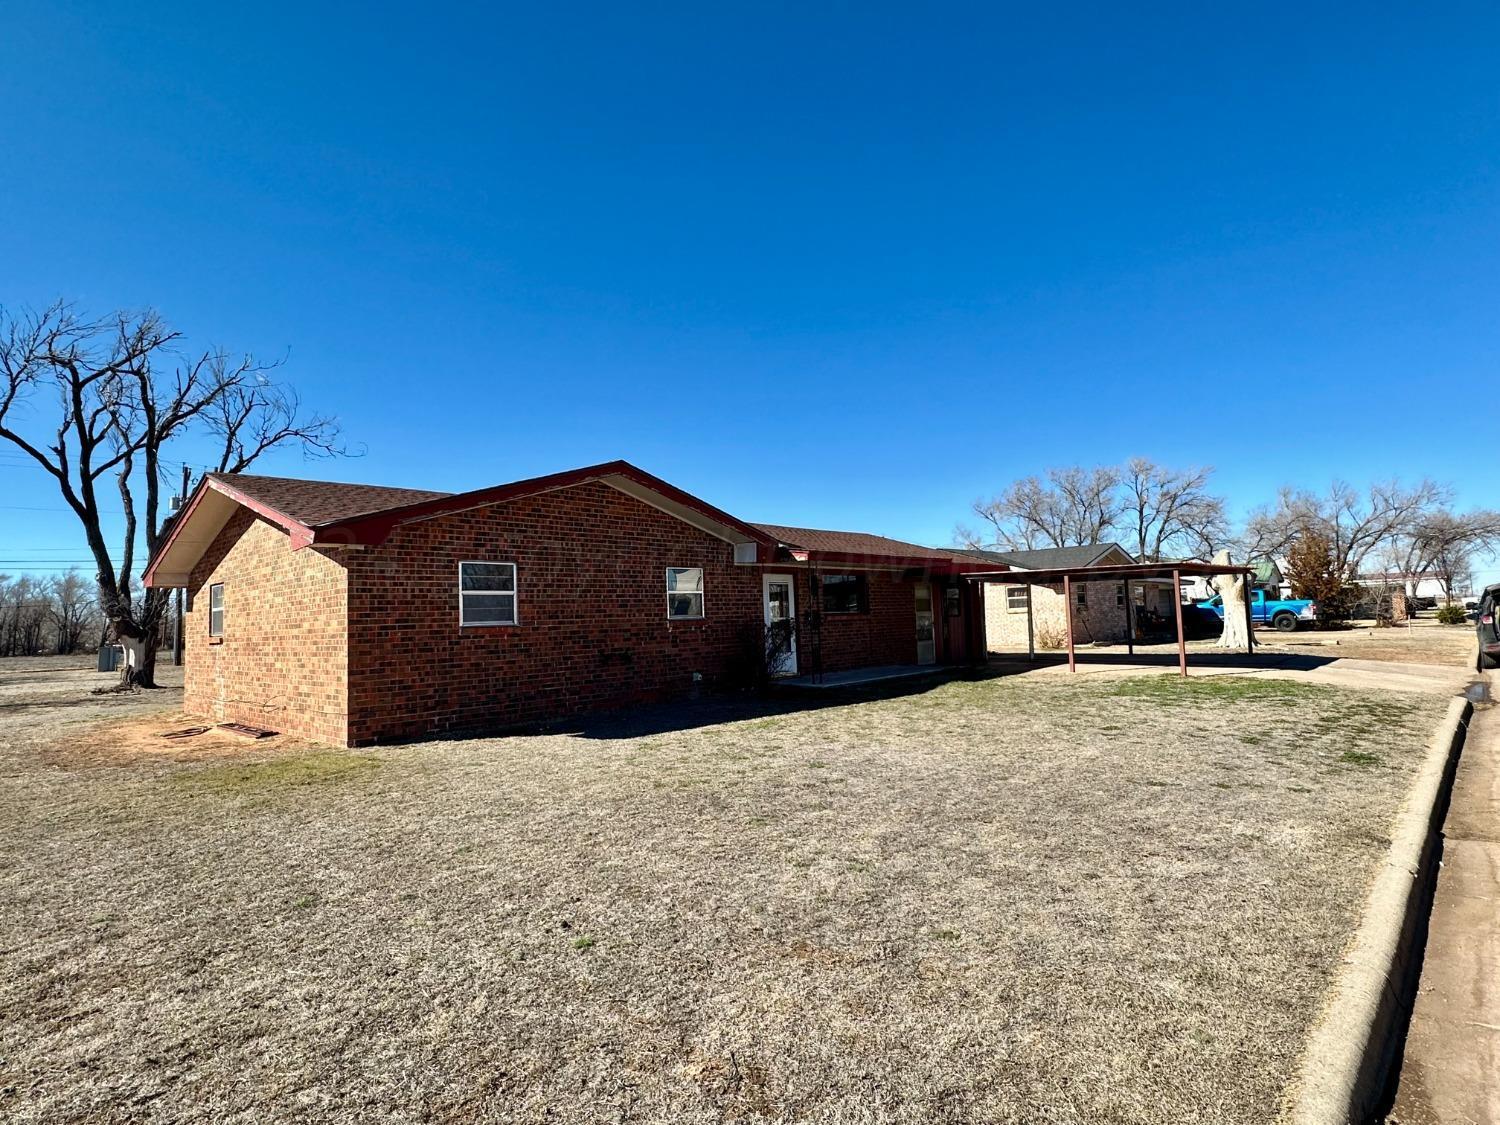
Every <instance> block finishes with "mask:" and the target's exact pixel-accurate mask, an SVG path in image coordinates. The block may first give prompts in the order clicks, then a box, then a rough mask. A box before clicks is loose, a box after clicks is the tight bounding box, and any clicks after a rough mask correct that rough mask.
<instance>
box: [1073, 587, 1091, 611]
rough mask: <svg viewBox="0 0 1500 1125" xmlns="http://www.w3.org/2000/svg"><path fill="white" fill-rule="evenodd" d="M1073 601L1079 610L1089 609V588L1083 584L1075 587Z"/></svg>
mask: <svg viewBox="0 0 1500 1125" xmlns="http://www.w3.org/2000/svg"><path fill="white" fill-rule="evenodd" d="M1073 601H1074V602H1075V603H1076V604H1077V606H1078V608H1079V609H1088V607H1089V588H1088V587H1087V586H1085V585H1084V584H1083V583H1081V582H1080V583H1079V584H1078V585H1077V586H1074V587H1073Z"/></svg>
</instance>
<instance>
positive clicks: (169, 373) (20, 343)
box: [0, 302, 342, 686]
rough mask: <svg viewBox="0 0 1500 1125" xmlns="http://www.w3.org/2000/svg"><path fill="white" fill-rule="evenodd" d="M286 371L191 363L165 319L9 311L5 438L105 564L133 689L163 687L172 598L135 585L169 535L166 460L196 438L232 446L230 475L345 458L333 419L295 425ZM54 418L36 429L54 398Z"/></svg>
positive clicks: (212, 357) (249, 362) (1, 318)
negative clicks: (120, 522)
mask: <svg viewBox="0 0 1500 1125" xmlns="http://www.w3.org/2000/svg"><path fill="white" fill-rule="evenodd" d="M274 369H275V365H274V364H262V363H258V362H257V361H256V360H255V359H254V358H253V357H251V356H244V357H238V358H236V357H231V356H230V355H228V354H226V353H225V352H223V351H219V350H217V349H209V350H207V351H202V352H195V353H188V352H186V351H184V350H183V347H182V337H181V334H180V333H178V332H175V331H173V330H172V329H170V328H168V327H167V326H166V324H164V323H163V321H162V319H161V318H160V317H159V316H158V315H157V314H156V313H155V312H150V311H147V312H144V313H138V314H136V313H126V312H119V313H115V314H114V315H112V316H110V317H108V318H105V319H102V320H89V319H86V318H84V317H82V316H80V315H79V314H78V313H76V312H75V311H74V310H73V308H72V307H71V306H69V305H67V304H64V303H62V302H59V303H57V304H54V305H52V306H51V307H49V308H47V309H46V310H44V311H43V312H40V313H22V314H19V315H14V314H10V313H8V312H7V311H6V310H4V309H0V438H4V439H5V440H6V441H8V442H10V443H11V444H12V445H14V446H16V447H17V448H18V449H20V450H21V451H22V452H23V453H25V454H26V455H27V456H29V457H30V458H31V459H32V460H34V461H35V462H36V463H37V465H38V466H40V467H41V468H42V469H43V470H44V471H45V472H46V473H48V474H49V475H50V476H51V477H52V479H53V483H54V485H55V486H56V488H57V489H58V491H59V492H60V494H61V495H62V498H63V501H64V502H65V503H66V504H67V505H68V507H69V509H70V510H71V511H72V512H73V513H74V515H75V516H77V518H78V521H79V523H80V524H81V525H82V527H83V533H84V537H85V539H86V540H87V542H88V547H89V552H90V554H91V555H92V556H93V558H94V562H95V564H96V565H97V567H98V571H97V575H96V578H97V581H98V585H99V604H100V607H101V609H102V610H103V612H104V615H105V616H106V617H107V619H108V620H109V622H110V625H111V626H112V628H113V630H114V633H115V635H116V637H117V638H118V639H119V640H120V642H121V643H122V644H124V645H125V647H126V651H127V659H126V666H125V669H124V671H123V674H122V683H124V684H126V685H130V684H139V685H141V686H154V677H155V665H156V648H157V645H158V643H159V634H160V626H161V621H162V616H163V614H164V613H165V612H166V609H167V606H168V604H169V597H168V592H167V591H165V590H155V589H151V590H142V591H140V592H139V596H138V595H137V591H136V588H135V585H134V574H135V563H136V557H135V549H136V543H137V539H138V537H139V538H143V539H144V543H145V548H146V554H147V556H149V555H150V554H151V553H152V552H154V551H155V550H156V546H157V541H158V538H159V536H160V535H161V533H162V519H161V516H162V511H161V486H162V477H163V473H162V464H161V453H162V450H163V449H164V448H165V447H166V446H167V445H168V444H169V443H170V442H172V441H173V440H174V439H178V438H181V437H183V436H186V435H187V434H190V433H194V432H196V433H200V434H202V433H208V434H212V435H214V436H215V437H217V438H218V439H219V440H220V441H221V442H222V443H223V455H222V456H221V457H220V458H218V464H219V465H220V466H221V467H227V468H233V469H243V468H245V467H247V466H248V465H249V464H250V463H251V462H252V461H254V460H255V458H256V457H258V456H259V455H260V454H262V453H264V452H265V451H266V450H267V449H270V448H272V447H274V446H278V445H287V444H296V445H300V446H301V447H302V448H303V450H304V451H305V452H307V453H310V454H314V455H317V454H324V455H331V454H334V453H338V452H342V450H341V447H340V446H339V444H338V441H339V431H338V426H337V425H336V423H335V422H334V421H333V419H331V418H327V417H322V416H313V417H310V418H307V419H299V418H298V417H297V411H298V406H297V400H296V397H295V396H294V395H292V394H291V392H289V391H288V390H286V389H285V388H282V387H278V386H277V385H275V384H273V383H272V382H271V380H270V374H271V372H272V371H273V370H274ZM49 398H51V399H52V400H53V406H52V409H51V411H50V419H49V420H48V422H46V423H41V422H36V423H35V424H31V423H32V419H33V418H34V416H35V415H37V414H38V413H40V410H41V408H43V407H44V405H45V404H46V402H47V400H48V399H49ZM109 478H113V481H114V491H115V493H116V496H117V497H118V500H119V502H120V504H121V506H122V507H123V510H124V516H125V528H124V534H123V535H122V537H121V540H120V542H119V545H118V553H117V554H116V553H112V552H111V549H110V546H109V544H108V543H107V542H106V541H105V536H104V531H103V523H102V520H101V514H102V512H103V507H104V503H105V500H104V498H103V497H101V496H100V491H101V489H103V488H107V487H108V484H107V481H108V480H109Z"/></svg>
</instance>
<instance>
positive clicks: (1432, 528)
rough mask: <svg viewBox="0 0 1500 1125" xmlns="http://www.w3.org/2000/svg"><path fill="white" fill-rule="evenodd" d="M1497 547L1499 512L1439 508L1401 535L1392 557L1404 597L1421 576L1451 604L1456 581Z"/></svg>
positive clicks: (1499, 531)
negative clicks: (1434, 580) (1404, 587)
mask: <svg viewBox="0 0 1500 1125" xmlns="http://www.w3.org/2000/svg"><path fill="white" fill-rule="evenodd" d="M1497 546H1500V512H1496V511H1492V510H1490V509H1487V508H1474V509H1470V510H1469V511H1467V512H1454V511H1453V510H1452V509H1450V508H1440V509H1438V510H1437V511H1433V512H1430V513H1428V514H1426V515H1425V516H1424V518H1423V519H1421V520H1420V521H1419V522H1418V523H1417V524H1416V526H1415V527H1413V528H1411V529H1410V530H1409V531H1407V532H1406V533H1405V534H1403V535H1402V536H1401V537H1400V538H1399V540H1398V541H1397V542H1396V544H1395V545H1394V548H1393V552H1392V556H1393V560H1394V561H1395V562H1396V564H1397V565H1398V566H1399V568H1400V571H1401V573H1402V574H1403V575H1404V576H1405V581H1406V584H1407V593H1408V594H1415V593H1416V592H1417V591H1416V583H1417V581H1418V580H1419V579H1420V577H1421V576H1422V575H1424V574H1431V575H1432V576H1433V577H1435V578H1437V579H1438V581H1439V582H1440V583H1441V584H1442V587H1443V596H1444V598H1446V599H1447V600H1450V601H1451V600H1452V598H1453V592H1454V588H1455V586H1456V584H1457V581H1458V579H1459V578H1461V577H1464V576H1466V575H1467V574H1468V573H1469V572H1470V571H1472V569H1473V564H1474V561H1475V560H1476V559H1477V558H1478V557H1480V556H1483V555H1491V554H1493V553H1494V551H1495V549H1496V548H1497Z"/></svg>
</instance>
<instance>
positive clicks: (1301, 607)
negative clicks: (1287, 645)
mask: <svg viewBox="0 0 1500 1125" xmlns="http://www.w3.org/2000/svg"><path fill="white" fill-rule="evenodd" d="M1198 608H1199V609H1206V610H1209V611H1210V612H1211V613H1213V614H1214V615H1215V616H1216V617H1218V619H1219V620H1220V621H1223V620H1224V599H1223V597H1222V596H1220V597H1216V598H1209V599H1208V601H1206V602H1199V603H1198ZM1234 609H1235V611H1236V612H1241V613H1242V612H1244V610H1243V608H1242V607H1241V606H1239V605H1236V606H1235V607H1234ZM1317 614H1318V607H1317V605H1316V604H1315V603H1313V602H1311V601H1308V600H1307V599H1306V598H1289V599H1282V598H1268V597H1266V592H1265V591H1264V590H1252V591H1250V620H1251V621H1252V622H1253V623H1255V624H1256V625H1269V626H1271V628H1273V629H1277V630H1279V631H1280V632H1283V633H1290V632H1292V631H1293V630H1295V629H1296V628H1297V626H1298V625H1300V624H1302V623H1303V622H1308V623H1311V622H1313V621H1315V620H1317Z"/></svg>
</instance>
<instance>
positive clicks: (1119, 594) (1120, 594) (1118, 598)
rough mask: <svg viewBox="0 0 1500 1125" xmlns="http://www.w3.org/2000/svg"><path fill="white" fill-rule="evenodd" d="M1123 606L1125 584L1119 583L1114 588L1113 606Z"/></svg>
mask: <svg viewBox="0 0 1500 1125" xmlns="http://www.w3.org/2000/svg"><path fill="white" fill-rule="evenodd" d="M1124 604H1125V583H1123V582H1120V583H1118V584H1117V585H1116V586H1115V605H1117V606H1123V605H1124Z"/></svg>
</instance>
